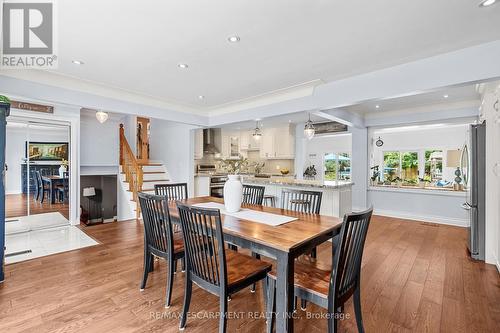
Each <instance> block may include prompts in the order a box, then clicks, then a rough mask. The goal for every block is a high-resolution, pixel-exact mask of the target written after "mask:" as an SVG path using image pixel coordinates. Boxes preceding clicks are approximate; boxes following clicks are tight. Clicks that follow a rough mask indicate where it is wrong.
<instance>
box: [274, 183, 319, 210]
mask: <svg viewBox="0 0 500 333" xmlns="http://www.w3.org/2000/svg"><path fill="white" fill-rule="evenodd" d="M322 196H323V193H322V192H317V191H302V190H291V189H283V190H282V192H281V207H282V208H283V209H288V210H293V211H296V212H301V213H306V214H319V212H320V210H321V198H322Z"/></svg>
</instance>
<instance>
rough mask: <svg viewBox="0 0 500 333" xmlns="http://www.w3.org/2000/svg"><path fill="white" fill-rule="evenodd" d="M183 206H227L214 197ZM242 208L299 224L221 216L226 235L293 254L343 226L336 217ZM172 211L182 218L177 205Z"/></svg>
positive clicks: (188, 202)
mask: <svg viewBox="0 0 500 333" xmlns="http://www.w3.org/2000/svg"><path fill="white" fill-rule="evenodd" d="M180 202H183V203H184V204H188V205H194V204H199V203H208V202H217V203H224V200H223V199H221V198H215V197H197V198H190V199H187V200H180ZM242 207H243V208H248V209H252V210H256V211H261V212H267V213H272V214H277V215H285V216H291V217H296V218H297V220H294V221H291V222H287V223H284V224H281V225H278V226H271V225H267V224H263V223H259V222H253V221H249V220H244V219H240V218H237V217H235V216H232V215H224V214H222V213H221V220H222V228H223V231H224V233H225V234H231V235H233V236H237V237H241V238H244V239H246V240H248V241H252V242H256V243H259V244H263V245H266V246H270V247H273V248H276V249H279V250H281V251H286V252H290V251H292V250H293V249H294V248H295V247H299V246H300V245H302V244H303V243H306V242H308V241H309V240H311V239H313V238H315V237H318V235H323V234H328V233H332V232H333V231H334V230H335V229H337V228H340V226H341V225H342V220H341V219H339V218H337V217H333V216H324V215H319V214H305V213H300V212H295V211H291V210H285V209H281V208H272V207H265V206H260V205H246V204H244V205H242ZM169 211H170V216H171V217H172V218H175V219H178V218H179V213H178V210H177V206H176V203H175V201H170V202H169Z"/></svg>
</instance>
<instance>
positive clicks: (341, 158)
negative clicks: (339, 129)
mask: <svg viewBox="0 0 500 333" xmlns="http://www.w3.org/2000/svg"><path fill="white" fill-rule="evenodd" d="M324 169H325V176H324V180H325V181H335V180H345V181H349V180H351V155H350V154H348V153H328V154H325V165H324Z"/></svg>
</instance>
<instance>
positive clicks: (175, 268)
mask: <svg viewBox="0 0 500 333" xmlns="http://www.w3.org/2000/svg"><path fill="white" fill-rule="evenodd" d="M174 274H177V260H174Z"/></svg>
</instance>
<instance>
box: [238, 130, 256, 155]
mask: <svg viewBox="0 0 500 333" xmlns="http://www.w3.org/2000/svg"><path fill="white" fill-rule="evenodd" d="M253 133H254V131H241V132H240V149H241V150H242V151H252V150H260V143H261V140H255V138H254V136H253Z"/></svg>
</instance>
